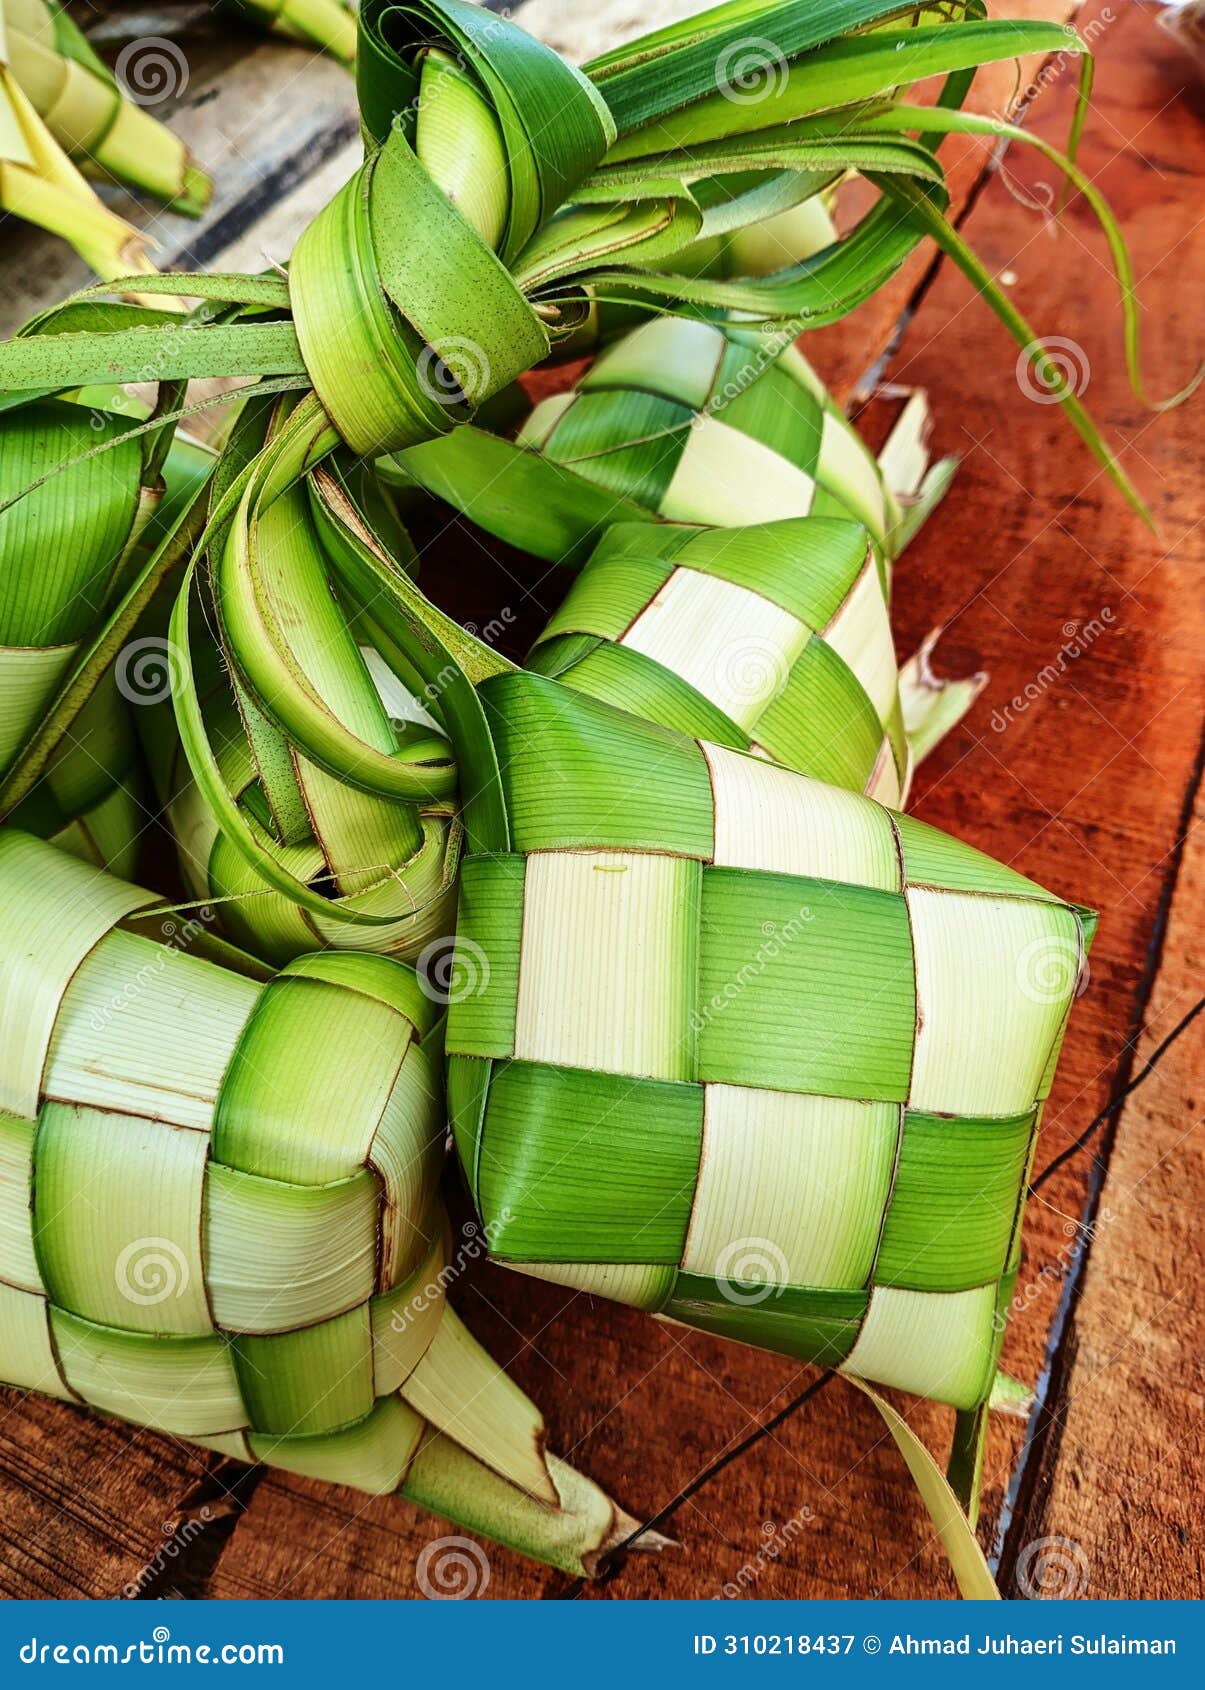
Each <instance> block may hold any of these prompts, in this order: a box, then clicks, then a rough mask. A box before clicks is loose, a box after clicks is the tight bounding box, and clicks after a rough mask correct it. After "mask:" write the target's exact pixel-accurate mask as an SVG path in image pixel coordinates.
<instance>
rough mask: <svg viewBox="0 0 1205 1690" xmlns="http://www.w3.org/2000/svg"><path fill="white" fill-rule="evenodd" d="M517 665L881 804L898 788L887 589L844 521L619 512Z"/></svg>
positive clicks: (896, 795) (900, 742) (900, 748)
mask: <svg viewBox="0 0 1205 1690" xmlns="http://www.w3.org/2000/svg"><path fill="white" fill-rule="evenodd" d="M528 667H529V668H532V669H535V670H537V671H538V672H539V673H541V674H544V675H550V676H554V677H555V678H557V679H559V680H561V681H563V682H565V683H566V684H567V685H569V686H573V687H578V688H580V689H581V690H582V691H584V692H588V693H590V694H592V695H593V696H594V697H595V698H601V699H604V700H605V701H606V702H607V703H610V704H614V705H615V706H616V707H617V708H620V709H627V710H630V711H632V712H633V713H634V714H636V715H639V716H644V717H647V718H648V719H650V720H652V721H655V722H660V723H661V724H662V725H663V726H665V727H670V728H676V729H677V730H678V731H679V732H681V733H686V734H690V735H691V736H694V737H698V738H701V739H706V740H709V741H711V742H713V743H715V744H717V745H726V746H731V747H733V748H735V749H737V750H740V751H751V752H753V753H755V754H756V755H759V756H762V757H768V758H769V759H770V760H771V761H772V762H776V763H782V764H784V765H785V766H787V767H788V768H792V769H798V770H799V771H800V772H801V773H803V774H808V775H812V776H814V777H815V778H816V779H818V780H823V781H827V782H828V783H829V784H831V785H834V786H843V787H848V788H850V790H852V791H855V792H867V793H869V794H870V796H871V797H874V798H878V799H879V800H880V801H881V802H883V803H885V804H891V805H893V806H896V805H900V804H901V803H902V800H903V798H904V795H905V793H906V790H907V785H908V779H909V774H910V757H909V750H908V742H907V739H906V737H905V732H904V721H903V714H902V711H901V708H900V696H899V687H898V683H897V674H896V662H895V647H894V644H893V642H892V638H891V625H890V619H889V616H888V610H887V602H886V599H885V597H884V593H883V587H882V581H881V577H880V574H879V571H878V569H877V567H876V564H875V560H874V558H873V556H872V554H871V552H870V549H869V547H868V545H867V538H866V532H865V530H864V529H863V528H861V527H860V526H859V525H858V524H856V523H854V522H849V521H845V520H842V519H838V518H832V517H808V518H802V519H797V520H793V521H792V520H787V521H782V522H771V523H765V524H762V525H760V526H758V527H755V528H734V529H702V528H696V527H686V526H679V525H669V524H665V525H662V524H650V523H622V524H618V525H617V526H616V527H615V528H612V529H611V530H609V531H608V533H607V534H606V536H605V537H604V538H603V540H602V541H601V542H600V543H599V545H598V547H597V549H596V551H595V552H594V554H593V556H592V557H591V559H590V561H589V563H587V565H586V567H585V568H584V569H583V570H582V572H581V574H580V575H579V576H578V577H577V578H576V580H575V581H574V584H573V586H572V587H571V588H570V589H569V593H568V595H567V597H566V599H565V601H564V602H563V603H562V605H561V606H560V608H559V609H558V610H557V611H556V613H555V614H554V616H553V617H552V620H551V621H550V622H549V624H548V626H547V628H546V629H545V630H544V632H543V634H541V636H540V639H539V641H538V642H537V644H536V646H535V648H534V650H533V651H532V653H531V655H530V657H529V659H528Z"/></svg>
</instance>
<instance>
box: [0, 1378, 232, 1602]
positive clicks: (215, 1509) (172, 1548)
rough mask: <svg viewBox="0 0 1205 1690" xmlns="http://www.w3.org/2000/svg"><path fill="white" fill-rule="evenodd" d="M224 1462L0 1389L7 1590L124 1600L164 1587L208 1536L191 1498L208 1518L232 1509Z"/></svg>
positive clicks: (2, 1554) (0, 1552)
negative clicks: (219, 1477)
mask: <svg viewBox="0 0 1205 1690" xmlns="http://www.w3.org/2000/svg"><path fill="white" fill-rule="evenodd" d="M217 1467H218V1463H217V1461H216V1459H212V1458H209V1457H207V1456H206V1455H205V1453H204V1451H201V1450H196V1449H193V1448H191V1447H189V1446H187V1445H184V1444H181V1443H179V1442H177V1441H176V1440H175V1439H173V1438H166V1437H156V1436H155V1435H154V1434H152V1433H150V1432H140V1431H136V1430H135V1429H134V1428H133V1427H129V1426H121V1425H118V1424H117V1423H116V1422H114V1421H108V1420H101V1419H100V1418H99V1417H98V1416H96V1415H93V1414H89V1413H87V1412H86V1411H85V1410H83V1409H80V1408H74V1407H70V1406H68V1405H67V1404H65V1403H57V1402H48V1401H47V1400H46V1399H45V1398H44V1397H33V1396H25V1395H22V1394H21V1393H20V1392H17V1391H11V1390H5V1391H0V1510H2V1512H3V1518H4V1531H3V1536H2V1540H0V1596H4V1597H11V1598H16V1597H80V1596H120V1595H121V1594H122V1593H123V1591H126V1590H127V1587H131V1588H136V1589H145V1588H147V1587H148V1586H150V1585H152V1584H153V1583H156V1582H158V1583H162V1582H164V1579H165V1577H167V1578H170V1570H171V1569H173V1568H174V1567H175V1565H176V1564H177V1562H178V1561H179V1560H180V1559H181V1558H182V1557H184V1556H185V1555H186V1554H187V1552H188V1548H189V1545H190V1544H191V1543H192V1541H193V1540H194V1538H195V1537H196V1536H197V1534H198V1530H199V1527H198V1525H197V1524H193V1525H191V1526H189V1525H187V1523H186V1521H185V1519H184V1517H183V1514H182V1505H184V1504H185V1499H187V1498H190V1497H192V1496H193V1495H194V1494H199V1489H200V1491H203V1492H204V1496H205V1499H206V1500H205V1501H202V1502H198V1503H197V1508H200V1507H207V1513H206V1516H205V1520H206V1521H207V1520H208V1519H210V1518H212V1519H213V1521H214V1522H215V1523H216V1521H217V1520H218V1518H219V1517H220V1516H221V1515H222V1514H223V1512H224V1505H223V1494H224V1492H223V1486H222V1485H220V1484H212V1483H211V1484H206V1478H207V1475H208V1474H209V1473H210V1472H211V1471H212V1470H215V1469H216V1468H217ZM188 1506H189V1509H190V1512H191V1504H189V1505H188ZM192 1517H193V1518H194V1519H195V1518H196V1514H195V1512H193V1513H192ZM201 1523H202V1524H203V1523H205V1522H201Z"/></svg>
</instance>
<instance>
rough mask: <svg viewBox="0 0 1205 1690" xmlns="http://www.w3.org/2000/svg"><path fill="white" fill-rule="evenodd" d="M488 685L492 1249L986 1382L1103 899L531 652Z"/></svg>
mask: <svg viewBox="0 0 1205 1690" xmlns="http://www.w3.org/2000/svg"><path fill="white" fill-rule="evenodd" d="M481 694H482V698H483V702H484V704H485V708H486V713H487V716H488V719H489V722H490V727H491V730H492V734H493V738H494V743H495V747H496V750H497V754H498V766H499V768H500V770H501V780H502V793H503V798H504V804H505V812H506V828H507V830H508V834H509V838H508V840H507V841H506V846H507V848H498V849H491V850H485V849H481V848H480V846H481V841H480V839H479V840H478V849H477V851H476V854H473V855H470V856H469V857H468V858H467V859H466V861H465V863H464V867H463V879H462V892H461V905H460V915H459V919H458V937H457V954H458V960H459V965H460V966H459V973H458V979H457V985H456V989H455V991H454V993H453V1003H452V1007H451V1010H450V1014H449V1024H448V1037H447V1049H448V1052H449V1056H450V1062H449V1084H450V1104H451V1109H452V1114H453V1121H454V1130H455V1134H456V1142H457V1146H458V1150H459V1154H460V1159H461V1162H462V1164H463V1166H464V1168H465V1170H466V1173H467V1176H468V1180H469V1184H470V1186H471V1188H472V1191H473V1194H474V1196H475V1198H476V1201H477V1204H478V1207H479V1211H480V1213H481V1215H482V1217H483V1219H484V1221H485V1222H486V1225H487V1230H488V1233H489V1237H490V1242H491V1250H492V1251H493V1253H494V1254H495V1256H497V1257H498V1258H499V1259H501V1260H503V1261H506V1262H509V1263H510V1264H512V1265H514V1266H516V1267H521V1268H523V1269H525V1270H526V1271H529V1272H532V1273H536V1274H539V1275H541V1276H544V1277H547V1278H551V1279H555V1280H558V1281H560V1282H562V1283H565V1284H569V1285H573V1286H576V1287H578V1288H580V1289H585V1290H590V1291H593V1292H598V1293H599V1294H602V1295H606V1296H611V1297H615V1298H617V1299H619V1300H621V1301H624V1302H628V1303H631V1304H633V1305H635V1306H637V1307H640V1308H645V1309H649V1310H651V1311H653V1312H655V1313H657V1314H659V1315H662V1316H665V1317H667V1318H669V1319H672V1320H677V1321H683V1322H686V1323H688V1324H690V1325H694V1326H699V1327H702V1328H704V1329H706V1330H709V1331H714V1332H718V1333H722V1334H724V1335H725V1336H728V1337H733V1338H737V1339H741V1340H743V1341H745V1342H747V1343H753V1344H758V1345H763V1346H765V1347H767V1348H770V1349H777V1350H781V1351H785V1352H787V1353H789V1354H791V1355H794V1356H798V1357H800V1358H801V1359H805V1360H809V1361H815V1362H819V1363H823V1364H825V1365H829V1366H837V1367H840V1368H842V1369H844V1370H847V1371H849V1372H851V1373H854V1374H857V1375H860V1376H862V1377H864V1378H867V1379H870V1380H874V1381H878V1382H880V1383H883V1384H887V1385H895V1386H899V1387H901V1388H903V1389H906V1390H909V1391H913V1392H916V1393H919V1394H921V1395H925V1396H929V1397H934V1398H936V1399H938V1400H941V1401H944V1402H948V1403H952V1404H954V1405H955V1406H957V1407H960V1408H969V1407H972V1406H974V1405H976V1404H978V1403H979V1402H981V1401H983V1400H985V1399H986V1397H987V1395H988V1393H989V1391H990V1388H991V1384H992V1380H993V1377H994V1374H995V1368H996V1358H997V1354H998V1350H999V1343H1000V1339H1001V1336H1002V1333H1003V1325H1004V1312H1005V1310H1006V1309H1007V1305H1008V1301H1009V1296H1010V1287H1011V1284H1012V1281H1013V1277H1014V1275H1015V1271H1016V1265H1017V1259H1018V1251H1019V1233H1020V1222H1021V1213H1022V1207H1023V1197H1024V1189H1025V1182H1026V1176H1027V1169H1028V1165H1029V1160H1030V1154H1031V1150H1032V1146H1033V1140H1034V1134H1035V1131H1036V1128H1037V1124H1038V1119H1039V1115H1040V1111H1041V1107H1042V1103H1043V1100H1044V1099H1045V1098H1046V1096H1047V1094H1048V1092H1049V1089H1050V1085H1051V1081H1052V1077H1053V1073H1054V1066H1055V1061H1056V1058H1057V1053H1058V1049H1059V1046H1060V1042H1061V1039H1062V1036H1063V1031H1064V1029H1065V1026H1066V1022H1067V1016H1068V1012H1069V1010H1070V1007H1071V1003H1072V1001H1073V998H1074V995H1075V991H1076V985H1077V982H1078V980H1079V978H1080V975H1081V970H1082V966H1083V961H1084V955H1085V951H1086V947H1087V944H1088V941H1089V938H1090V935H1091V931H1092V925H1093V920H1092V917H1091V915H1090V914H1089V912H1087V911H1084V910H1081V909H1079V908H1077V907H1075V906H1072V905H1069V904H1067V903H1064V902H1063V901H1061V900H1060V899H1058V898H1056V897H1054V896H1053V895H1052V894H1050V893H1048V892H1046V891H1044V890H1043V889H1042V888H1041V887H1039V886H1037V885H1035V884H1034V883H1033V882H1032V881H1029V880H1027V879H1025V878H1024V877H1023V876H1021V875H1019V874H1016V873H1014V872H1013V871H1012V870H1011V869H1008V868H1006V867H1004V866H1002V865H1001V864H998V863H996V862H993V861H992V860H991V859H990V858H989V857H986V856H984V855H982V854H981V853H979V852H978V851H975V850H973V849H971V848H970V847H967V846H965V845H962V844H960V843H958V842H957V841H956V840H953V839H950V838H948V837H946V836H945V835H943V834H942V833H940V832H938V831H937V830H935V829H933V828H930V827H928V826H926V825H925V824H923V823H921V822H918V821H914V820H912V819H910V818H908V817H905V816H900V815H897V814H895V813H894V812H892V811H889V810H888V809H886V808H884V807H882V806H880V805H878V804H876V803H875V802H873V801H872V800H870V799H867V798H864V797H860V796H858V795H855V794H853V793H849V792H844V791H840V790H837V789H835V788H832V787H829V786H825V785H822V784H821V783H819V782H817V781H814V780H811V779H809V778H807V777H805V776H802V775H799V774H797V773H793V772H791V771H788V770H785V769H781V768H777V767H774V766H773V765H770V764H768V763H767V762H765V761H764V760H761V759H758V758H756V757H751V756H748V755H744V754H742V753H740V752H738V751H735V750H733V749H731V748H729V747H724V746H715V745H709V744H706V743H701V742H697V741H694V740H690V739H687V738H685V737H684V736H681V735H678V734H675V733H673V732H671V731H668V730H666V729H663V728H661V727H657V726H654V725H652V724H648V723H644V722H641V721H637V720H635V719H634V718H632V717H631V716H627V715H623V714H621V713H620V712H618V711H615V710H613V709H611V708H610V707H609V706H607V705H605V704H602V703H600V702H598V701H597V700H594V699H591V698H587V697H585V696H583V695H581V694H576V693H573V692H570V691H569V690H567V689H565V688H563V687H560V686H558V685H557V684H556V683H554V682H551V681H548V680H546V679H543V678H541V677H536V676H532V675H528V674H511V675H503V676H499V677H495V678H493V679H491V680H489V681H487V682H486V683H485V685H484V686H483V687H482V689H481ZM492 843H495V844H498V843H500V840H499V839H495V840H494V841H492Z"/></svg>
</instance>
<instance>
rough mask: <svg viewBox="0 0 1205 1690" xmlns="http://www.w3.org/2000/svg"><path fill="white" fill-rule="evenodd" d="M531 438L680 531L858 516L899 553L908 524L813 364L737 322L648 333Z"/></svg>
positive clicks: (562, 401)
mask: <svg viewBox="0 0 1205 1690" xmlns="http://www.w3.org/2000/svg"><path fill="white" fill-rule="evenodd" d="M518 439H519V442H520V444H522V445H526V446H534V447H537V448H538V449H539V450H540V451H541V452H542V453H543V454H544V456H545V457H546V458H548V459H549V460H550V461H552V462H554V463H558V464H565V465H567V466H568V467H570V468H572V469H574V470H576V471H577V473H578V474H579V475H582V476H585V477H586V478H587V480H590V481H593V482H596V483H597V484H598V485H599V486H602V487H606V488H608V489H610V490H611V491H612V492H614V493H616V494H620V495H622V496H623V497H625V498H631V499H635V500H636V501H637V503H639V504H642V505H646V506H647V507H648V508H649V509H650V510H653V511H656V512H657V513H658V514H659V515H661V516H663V517H667V518H669V519H670V520H671V521H679V522H704V523H709V524H714V525H715V526H717V527H729V526H731V525H733V524H735V523H743V522H749V521H750V520H752V519H753V517H754V515H755V514H756V518H757V520H758V521H762V522H770V521H774V520H777V519H779V518H783V517H798V516H845V517H850V516H852V517H854V518H856V519H857V521H859V522H861V523H862V524H863V525H864V526H865V527H866V528H867V529H868V530H869V532H870V534H871V536H872V537H873V539H874V542H875V545H876V547H879V548H885V549H887V550H888V551H890V550H891V541H890V536H891V533H892V530H893V529H894V527H895V526H896V524H897V523H898V521H899V517H900V510H899V507H898V504H897V502H896V499H895V496H894V494H893V493H892V492H891V490H890V489H889V488H888V487H887V485H886V482H885V480H884V477H883V474H882V472H881V470H880V468H879V465H878V464H877V463H876V462H875V459H874V457H873V456H872V454H871V453H870V452H869V451H868V450H867V448H866V446H865V444H864V443H863V442H862V441H861V440H860V439H859V437H858V435H857V433H856V432H855V431H854V429H853V428H852V427H851V426H850V424H849V421H848V419H847V418H846V417H845V415H844V413H843V412H842V411H841V410H840V409H839V407H838V406H837V405H836V404H834V402H833V400H832V399H831V398H830V397H829V395H828V394H827V392H826V391H825V388H824V386H823V384H822V383H821V381H820V379H819V377H818V376H817V375H816V373H815V371H814V370H812V368H811V366H810V365H809V364H808V363H807V360H806V359H805V358H804V357H803V355H802V353H800V352H799V351H798V350H797V349H796V348H794V347H792V346H790V345H786V344H784V343H782V342H781V341H778V342H770V343H769V344H767V342H766V340H765V339H764V337H760V336H759V335H758V334H757V333H756V332H755V331H750V330H748V329H743V328H741V327H740V326H739V325H736V324H725V325H723V326H722V327H721V326H720V325H717V324H714V323H704V322H696V321H692V320H688V319H685V318H669V317H662V318H655V319H653V320H652V321H650V322H647V323H642V324H640V326H639V327H638V328H635V329H633V330H632V331H631V332H630V333H628V334H626V335H625V336H624V337H623V338H622V339H621V340H619V341H616V342H615V344H614V345H612V346H610V347H608V348H607V349H606V350H605V351H603V352H602V353H601V354H600V355H599V357H598V358H597V359H596V360H595V362H594V364H593V365H592V366H591V368H590V369H589V370H588V372H587V373H586V374H585V375H584V376H583V377H582V378H581V380H580V381H579V382H578V384H577V386H576V388H574V389H573V390H572V391H571V392H569V393H564V394H558V395H557V396H556V397H555V398H551V399H546V400H544V401H543V402H542V403H541V404H539V405H537V406H536V408H535V410H534V411H533V412H532V414H531V416H530V417H529V418H528V420H527V422H526V423H525V424H524V426H523V428H522V430H521V432H520V434H519V436H518Z"/></svg>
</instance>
